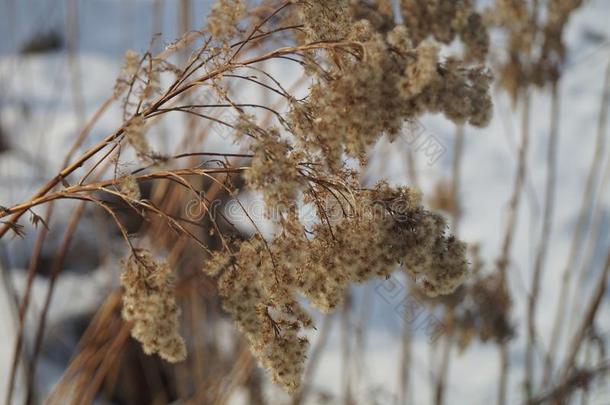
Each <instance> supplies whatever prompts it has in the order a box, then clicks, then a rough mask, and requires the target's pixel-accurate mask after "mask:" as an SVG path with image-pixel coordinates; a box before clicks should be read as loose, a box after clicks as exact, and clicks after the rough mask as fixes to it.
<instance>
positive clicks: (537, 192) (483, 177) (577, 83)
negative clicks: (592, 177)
mask: <svg viewBox="0 0 610 405" xmlns="http://www.w3.org/2000/svg"><path fill="white" fill-rule="evenodd" d="M151 3H152V1H150V0H138V1H130V2H123V1H118V0H89V1H86V2H80V3H79V4H80V8H79V15H80V18H81V19H80V32H81V33H82V36H81V37H80V39H79V48H80V53H79V57H78V66H79V71H80V74H81V75H82V92H83V93H82V97H83V99H84V105H83V106H81V107H82V108H83V109H84V111H85V113H86V114H85V115H86V116H90V115H91V114H92V113H93V112H94V111H95V109H96V108H97V107H98V106H99V105H100V104H101V103H102V102H103V101H104V100H105V99H106V98H107V97H108V96H109V95H110V92H111V91H112V86H113V83H114V78H115V77H116V74H117V73H118V71H119V68H120V64H121V55H122V54H123V52H124V51H125V50H127V49H128V48H134V49H136V50H138V51H142V50H144V49H146V48H147V46H148V44H149V40H150V37H151V35H152V34H153V33H154V30H155V28H154V27H153V24H152V23H151V21H153V16H152V11H151V10H152V7H151ZM194 3H195V6H194V11H193V13H192V15H193V17H192V22H193V25H197V24H199V23H200V22H202V21H203V15H205V12H204V10H205V9H206V8H207V7H208V5H207V4H206V2H205V1H200V2H194ZM9 4H13V5H14V7H15V9H14V10H13V12H14V15H15V18H14V19H12V21H9V19H10V15H12V14H11V11H10V10H9V9H8V7H9V6H8V5H9ZM56 4H57V2H50V1H44V0H27V1H18V2H2V4H0V35H1V38H3V40H0V92H1V93H2V94H0V123H2V126H3V128H4V129H5V130H6V132H7V133H10V134H15V138H13V139H11V140H10V142H11V144H13V145H15V146H19V149H18V150H17V152H16V153H14V154H10V155H6V156H4V155H3V156H1V157H0V182H1V183H0V184H1V185H0V187H1V190H2V192H1V194H0V205H10V204H12V203H15V202H17V201H20V200H22V199H24V198H27V197H28V196H29V195H30V194H31V193H32V191H33V190H34V189H35V187H36V186H37V185H40V184H41V182H42V181H44V179H47V178H48V177H49V173H53V172H54V171H55V170H56V169H57V168H58V166H59V165H60V163H61V160H62V159H63V155H64V153H65V150H66V149H67V147H68V146H69V145H70V141H71V140H72V139H73V138H74V136H75V131H76V129H77V128H78V123H79V120H80V118H79V117H77V116H76V115H75V113H74V111H75V109H74V102H73V99H72V94H71V91H72V90H71V80H70V78H71V71H70V67H69V63H68V57H67V54H66V52H58V53H52V54H44V55H36V56H19V57H17V56H15V55H14V53H13V52H12V50H14V49H15V44H17V43H23V41H24V40H25V39H27V38H28V37H29V36H30V35H31V34H32V33H34V32H39V31H44V30H47V29H50V28H53V27H58V26H61V25H62V24H63V21H64V17H63V16H64V15H65V14H66V13H65V10H64V2H60V3H59V6H56ZM161 4H162V12H161V16H162V19H161V24H160V27H161V28H162V32H163V35H162V36H161V38H160V40H159V44H160V45H159V46H161V45H162V44H163V43H165V42H169V41H170V40H172V39H173V38H174V37H175V34H176V32H177V29H176V24H175V21H177V16H176V11H175V2H161ZM609 18H610V3H609V2H608V1H606V0H592V1H589V2H585V5H584V6H583V8H582V9H581V10H579V11H578V12H577V14H576V15H575V16H574V18H573V20H572V21H571V23H570V25H569V27H568V31H567V38H568V49H569V53H568V64H567V65H568V67H567V69H566V72H565V75H564V79H563V80H562V82H561V86H560V94H561V111H562V113H561V125H560V135H559V136H560V138H559V155H558V162H559V164H558V168H559V173H558V186H557V192H556V208H555V216H554V229H553V233H552V238H551V241H550V250H549V254H548V256H547V264H546V268H545V272H544V277H543V280H542V291H541V296H540V300H539V312H538V322H539V325H540V326H539V328H540V332H541V334H542V342H543V347H547V346H548V342H549V339H550V333H551V327H552V322H553V320H554V316H555V306H556V304H557V294H558V291H559V289H560V282H561V281H560V279H561V272H562V271H563V268H564V266H565V262H566V259H567V256H568V254H569V250H570V243H571V235H572V232H573V230H574V227H575V223H576V220H577V215H578V209H579V206H580V200H581V195H582V193H583V190H584V183H585V179H586V175H587V171H588V168H589V166H590V163H591V160H592V157H593V154H594V152H595V150H594V149H595V138H596V135H597V128H596V127H597V119H598V114H599V104H600V100H601V96H602V83H603V75H604V70H605V69H606V66H607V64H608V63H609V62H610V52H609V50H610V47H609V46H608V45H609V42H608V40H610V25H609V24H608V23H607V22H608V19H609ZM587 32H595V33H598V34H600V35H601V36H603V37H604V38H605V42H601V43H600V42H595V41H592V40H591V39H588V36H587ZM277 69H278V74H279V75H283V73H282V70H281V68H280V67H278V68H277ZM532 106H533V107H532V114H531V117H532V123H531V134H532V141H531V149H530V153H529V156H528V184H527V192H526V194H524V198H523V200H522V205H521V208H522V209H521V211H520V213H519V219H518V227H517V234H516V237H515V240H514V246H513V255H512V256H513V258H514V263H513V266H512V267H511V273H510V283H511V284H510V285H511V290H512V292H513V293H514V294H515V301H514V303H515V308H514V312H513V314H514V321H515V322H517V323H518V324H519V325H521V326H522V325H524V322H525V313H526V312H525V305H526V299H527V296H528V293H529V291H530V280H531V274H530V271H531V268H532V263H533V259H534V255H535V246H536V243H537V238H538V235H539V233H540V219H541V210H542V204H543V197H544V196H543V193H544V184H545V175H546V156H545V154H546V142H547V139H548V125H549V124H548V121H549V114H550V98H549V92H548V91H538V92H536V93H534V95H533V102H532ZM495 109H496V112H495V115H494V120H493V121H492V123H491V125H490V126H489V127H487V128H485V129H481V130H475V129H472V128H467V129H466V138H465V139H466V140H465V154H464V160H463V174H462V190H461V196H462V201H463V206H464V208H465V212H464V218H463V221H462V228H461V231H460V232H461V236H462V237H463V238H464V239H465V240H466V241H469V242H472V243H481V248H482V254H483V257H484V258H485V259H486V260H487V263H488V264H490V265H491V264H493V260H494V259H495V258H496V257H497V254H498V251H499V247H500V244H501V240H500V238H501V236H502V233H503V230H504V228H505V226H506V220H507V212H508V211H507V202H508V200H509V198H510V194H511V192H512V187H513V184H512V183H513V178H514V173H515V170H516V169H515V165H516V158H515V156H516V153H515V151H516V147H517V145H518V142H519V136H520V134H519V127H520V117H519V114H514V113H512V112H511V110H510V109H511V106H510V101H509V100H508V99H507V98H506V97H505V96H502V95H499V96H498V97H496V98H495ZM119 117H120V115H119V113H118V110H117V109H116V108H115V109H111V110H110V111H109V112H108V113H106V114H105V115H104V116H103V117H102V119H101V120H100V121H99V123H98V124H97V125H96V127H95V128H94V130H93V133H92V136H91V138H90V141H89V142H93V141H94V140H96V139H100V138H101V137H102V136H104V135H106V134H107V133H109V131H111V130H112V129H113V128H115V127H116V125H117V123H118V122H119ZM421 122H422V124H423V126H424V127H425V131H426V133H427V134H429V135H431V136H433V137H434V139H437V140H438V141H439V142H440V143H441V144H442V145H445V146H446V147H448V148H449V150H451V146H452V143H453V140H454V132H455V127H454V126H453V125H452V124H451V123H449V122H447V121H446V120H444V119H443V118H441V117H437V116H426V117H425V118H423V119H422V120H421ZM606 139H608V136H607V135H606ZM221 141H222V140H219V144H220V142H221ZM85 146H86V145H85ZM408 147H409V145H407V144H406V142H404V141H403V140H399V141H398V146H397V145H389V146H388V145H387V143H386V145H384V141H382V142H381V143H380V144H379V145H377V147H376V149H375V150H376V151H380V152H383V156H384V160H385V162H384V167H385V172H384V174H385V177H386V178H388V179H389V180H390V181H391V182H392V183H404V182H406V180H407V178H406V172H407V170H406V165H405V164H404V158H405V153H406V152H405V151H406V148H408ZM606 148H610V141H607V143H606ZM414 153H415V155H416V158H417V159H418V161H419V171H420V181H421V182H422V184H421V186H422V189H423V191H424V195H425V194H426V192H429V191H431V190H432V188H433V187H434V185H435V181H437V180H438V179H439V178H440V177H441V176H447V175H448V174H449V173H450V170H451V169H450V165H451V156H450V155H451V154H450V153H445V154H444V155H442V156H441V157H440V159H439V160H438V161H436V162H434V163H433V164H426V158H427V157H426V156H425V155H423V154H422V153H421V151H417V150H414ZM606 156H607V154H606ZM33 163H34V164H33ZM609 164H610V161H608V160H607V159H605V160H604V163H603V168H605V167H606V166H607V165H609ZM373 165H376V166H377V167H381V164H380V163H379V162H375V161H373ZM600 209H601V210H602V216H601V219H600V220H601V223H602V225H601V226H600V228H599V230H600V242H599V243H598V246H597V247H596V251H595V252H596V255H595V258H596V259H595V263H593V266H594V267H595V268H600V267H601V265H602V264H603V263H602V262H603V260H604V259H605V257H604V252H605V249H607V246H608V244H609V241H610V235H609V232H608V229H610V195H608V193H606V194H605V195H603V196H601V202H600ZM68 214H69V209H64V210H61V209H60V210H58V212H57V217H56V220H55V221H56V223H60V224H61V223H62V222H65V220H66V218H67V215H68ZM265 229H266V230H268V231H270V228H269V229H268V228H265ZM20 243H25V246H22V247H21V248H17V246H18V245H19V244H20ZM32 243H33V241H32V239H31V238H29V237H28V238H27V239H26V240H25V242H20V241H9V242H7V243H6V245H7V247H8V248H10V249H17V250H15V251H16V252H19V251H20V250H19V249H21V252H23V251H24V250H27V249H31V246H32ZM6 270H7V269H3V271H6ZM113 273H115V272H113V271H111V270H108V269H105V268H103V267H102V268H100V269H98V270H96V271H94V272H92V273H87V275H82V274H67V275H65V276H62V277H60V281H59V284H58V286H57V292H56V294H55V298H54V301H53V303H52V306H51V308H50V325H56V324H59V323H60V322H61V321H62V319H66V318H67V317H70V316H76V315H78V314H79V313H83V312H85V311H87V310H88V309H91V308H93V307H94V306H95V305H97V303H98V302H99V299H101V297H102V296H103V293H104V292H105V291H107V290H108V288H110V286H112V285H115V284H116V281H117V277H116V276H117V275H116V274H113ZM24 274H25V273H24V272H23V271H21V270H19V269H17V268H13V269H11V271H10V276H11V277H12V278H13V281H14V282H15V284H16V285H17V287H18V288H22V287H23V284H24V279H23V277H24V276H23V275H24ZM3 282H4V281H3V279H2V280H0V283H3ZM46 283H48V280H47V279H45V278H42V277H38V278H36V280H35V282H34V290H35V293H34V294H33V296H34V297H39V298H38V299H39V300H40V297H43V296H44V291H45V290H46ZM375 283H377V282H375ZM375 283H371V284H370V285H367V286H364V287H358V288H356V289H355V294H356V296H357V297H359V300H360V301H358V302H362V300H363V298H362V297H364V296H365V295H366V293H365V291H366V290H367V289H368V290H369V291H372V290H374V289H375V286H376V285H377V284H375ZM592 283H593V280H591V279H590V278H588V279H586V280H585V284H583V285H579V286H578V287H579V288H582V289H583V291H584V293H583V297H588V292H590V291H591V285H592ZM1 287H2V288H1V289H0V324H2V325H3V327H1V328H0V398H3V397H4V390H5V387H6V382H7V379H8V373H9V367H8V365H9V364H10V361H11V359H12V348H13V345H14V337H15V333H16V331H15V327H14V325H15V322H14V315H13V314H12V312H11V308H12V304H11V302H10V298H9V297H8V296H7V295H6V294H5V292H6V288H5V287H6V286H4V285H3V284H2V285H1ZM369 294H370V292H369ZM373 297H374V299H373V304H372V308H371V316H370V321H369V324H370V326H371V330H370V332H369V334H368V336H367V340H366V341H367V345H366V351H365V353H364V354H363V362H364V363H363V364H365V367H364V374H363V375H362V376H360V379H359V380H358V381H360V382H366V384H362V383H359V384H358V387H357V389H356V393H355V395H356V397H357V398H367V395H368V393H369V392H370V391H371V390H372V389H374V388H375V387H377V388H379V387H380V388H381V389H382V390H383V391H384V392H386V393H387V395H388V398H392V397H393V396H394V395H395V394H396V392H397V391H396V388H397V382H398V377H397V375H398V367H399V365H398V362H397V361H396V360H397V359H398V358H399V357H400V350H401V349H400V333H401V332H400V331H401V327H402V324H401V322H402V321H401V319H400V318H399V317H397V316H396V314H395V313H394V308H393V307H392V306H390V305H388V304H387V303H386V302H385V301H384V300H383V299H382V298H381V297H380V296H379V295H377V294H373ZM41 305H42V303H41V302H40V301H35V302H34V303H33V310H32V311H31V314H30V315H31V316H32V317H33V316H36V315H37V314H38V311H40V309H41ZM600 311H601V314H600V316H599V317H598V325H597V326H598V328H599V330H600V332H601V333H602V335H604V336H605V337H606V342H607V341H608V340H607V339H608V336H610V308H609V305H608V300H607V299H606V300H605V302H604V305H603V307H602V308H601V310H600ZM30 321H31V319H30ZM566 322H567V321H566ZM51 331H52V326H51V330H50V332H51ZM51 333H52V332H51ZM315 338H316V335H315V334H314V335H313V342H312V345H315ZM524 339H525V338H524V333H523V331H521V333H520V334H519V335H518V336H517V339H516V342H514V343H513V344H512V345H511V352H510V355H511V361H512V363H513V367H512V374H511V376H510V381H509V387H510V389H509V393H510V396H511V400H510V403H511V404H516V403H518V402H519V399H520V396H519V395H520V394H519V387H520V384H521V382H522V378H523V372H522V369H521V361H522V360H521V359H522V358H523V348H524V346H525V345H524ZM429 351H430V345H429V343H428V341H427V339H426V336H425V335H424V334H422V333H421V332H416V334H415V341H414V345H413V356H414V360H413V362H414V371H413V376H414V379H413V380H412V385H411V387H413V388H414V392H413V394H412V395H413V399H414V400H415V403H426V402H429V400H430V396H431V392H430V391H429V389H428V388H427V387H428V386H429V384H428V382H429V379H430V372H431V368H430V356H429ZM341 356H342V355H341V343H340V337H339V335H338V332H337V330H336V326H335V330H334V331H333V333H332V334H331V339H330V342H329V344H328V347H327V349H326V350H325V352H324V355H323V356H322V359H321V363H320V364H319V366H318V372H317V374H316V377H315V382H314V386H316V387H317V388H323V389H325V390H327V391H329V392H332V393H334V394H336V395H340V393H341V364H342V357H341ZM498 356H499V355H498V353H497V349H496V348H495V347H491V346H486V345H481V344H476V345H475V346H474V347H471V348H469V349H468V350H467V351H466V352H465V353H463V354H461V355H454V356H453V357H452V361H451V365H450V369H449V372H450V378H449V386H448V395H447V396H448V398H451V403H467V404H485V403H490V402H493V401H494V399H495V395H496V394H495V393H496V391H495V390H496V384H497V375H498ZM42 369H43V372H42V374H44V379H43V381H44V384H46V387H45V388H44V389H45V390H46V389H48V388H49V386H50V385H51V384H52V383H53V381H54V379H55V378H56V377H57V373H58V372H59V371H60V369H58V368H56V367H55V368H54V366H53V365H52V364H49V363H45V364H44V366H43V367H42ZM270 392H271V393H275V394H277V392H276V390H273V389H272V388H270ZM277 395H279V394H277ZM609 395H610V392H608V390H607V387H606V388H604V387H599V390H598V391H597V392H595V393H594V394H593V396H592V398H591V400H592V403H594V404H607V403H608V402H607V399H608V396H609ZM240 396H241V397H242V398H241V399H240ZM365 400H366V399H365ZM243 401H245V399H243V393H242V394H238V395H237V396H236V397H235V398H234V401H232V402H234V403H243ZM595 401H597V402H595ZM387 403H390V399H388V402H387Z"/></svg>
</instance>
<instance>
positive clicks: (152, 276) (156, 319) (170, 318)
mask: <svg viewBox="0 0 610 405" xmlns="http://www.w3.org/2000/svg"><path fill="white" fill-rule="evenodd" d="M121 285H122V286H123V288H124V289H125V291H124V293H123V312H122V315H123V319H125V320H126V321H128V322H133V327H132V329H131V336H133V338H134V339H136V340H138V341H139V342H140V343H141V344H142V348H143V349H144V352H146V353H147V354H153V353H158V354H159V356H161V357H162V358H164V359H165V360H167V361H169V362H171V363H176V362H179V361H182V360H184V359H185V358H186V345H185V343H184V339H182V337H181V336H180V332H179V329H180V321H179V316H180V308H179V307H178V304H177V303H176V298H175V297H174V291H173V278H172V275H171V269H170V267H169V265H168V264H167V263H165V262H161V261H155V260H154V258H153V256H152V254H151V253H150V252H149V251H148V250H141V249H140V250H135V251H134V252H133V253H132V254H131V256H129V258H128V259H127V260H125V261H124V262H123V272H122V274H121Z"/></svg>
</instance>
